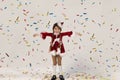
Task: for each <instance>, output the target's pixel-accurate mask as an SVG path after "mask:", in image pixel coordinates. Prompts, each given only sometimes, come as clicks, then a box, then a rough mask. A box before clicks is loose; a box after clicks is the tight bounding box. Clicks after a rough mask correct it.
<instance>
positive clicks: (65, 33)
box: [61, 31, 73, 37]
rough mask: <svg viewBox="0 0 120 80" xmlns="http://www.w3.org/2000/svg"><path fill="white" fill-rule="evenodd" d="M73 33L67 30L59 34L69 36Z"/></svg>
mask: <svg viewBox="0 0 120 80" xmlns="http://www.w3.org/2000/svg"><path fill="white" fill-rule="evenodd" d="M72 34H73V32H72V31H68V32H63V33H61V35H62V36H69V37H70V36H71V35H72Z"/></svg>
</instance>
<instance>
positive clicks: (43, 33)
mask: <svg viewBox="0 0 120 80" xmlns="http://www.w3.org/2000/svg"><path fill="white" fill-rule="evenodd" d="M40 34H41V37H42V38H43V39H45V38H46V37H47V36H49V37H52V33H48V32H42V33H40Z"/></svg>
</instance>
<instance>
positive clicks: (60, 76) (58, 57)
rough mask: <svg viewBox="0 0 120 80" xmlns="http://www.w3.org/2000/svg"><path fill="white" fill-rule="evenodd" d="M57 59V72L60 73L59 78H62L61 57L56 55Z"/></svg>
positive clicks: (62, 79)
mask: <svg viewBox="0 0 120 80" xmlns="http://www.w3.org/2000/svg"><path fill="white" fill-rule="evenodd" d="M57 59H58V67H59V73H60V75H59V78H60V80H64V77H63V72H62V57H61V56H60V55H58V56H57Z"/></svg>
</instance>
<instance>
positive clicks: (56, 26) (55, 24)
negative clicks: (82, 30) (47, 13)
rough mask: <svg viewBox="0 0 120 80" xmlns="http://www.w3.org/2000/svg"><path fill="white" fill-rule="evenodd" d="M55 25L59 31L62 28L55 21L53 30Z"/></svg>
mask: <svg viewBox="0 0 120 80" xmlns="http://www.w3.org/2000/svg"><path fill="white" fill-rule="evenodd" d="M55 27H58V28H59V29H60V31H62V28H61V27H60V26H59V25H58V23H55V24H54V25H53V30H54V28H55Z"/></svg>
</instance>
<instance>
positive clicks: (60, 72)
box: [58, 66, 63, 75]
mask: <svg viewBox="0 0 120 80" xmlns="http://www.w3.org/2000/svg"><path fill="white" fill-rule="evenodd" d="M58 67H59V74H60V75H63V71H62V66H58Z"/></svg>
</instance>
